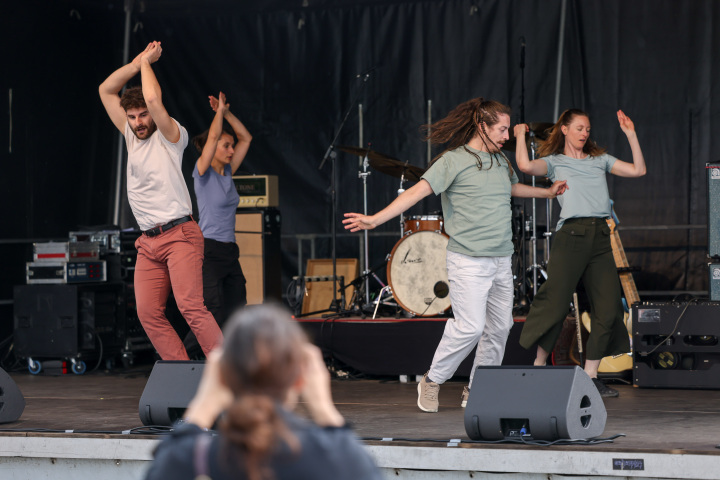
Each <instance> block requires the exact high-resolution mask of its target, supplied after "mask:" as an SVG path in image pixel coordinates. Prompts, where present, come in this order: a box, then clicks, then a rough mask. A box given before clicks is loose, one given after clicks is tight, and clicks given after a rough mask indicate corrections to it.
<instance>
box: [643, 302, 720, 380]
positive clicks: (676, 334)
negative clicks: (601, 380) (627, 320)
mask: <svg viewBox="0 0 720 480" xmlns="http://www.w3.org/2000/svg"><path fill="white" fill-rule="evenodd" d="M632 314H633V380H634V383H635V385H636V386H638V387H657V388H708V389H715V388H718V389H720V303H718V302H703V303H690V304H687V303H674V302H645V303H641V304H636V305H634V306H633V310H632Z"/></svg>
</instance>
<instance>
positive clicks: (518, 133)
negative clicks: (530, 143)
mask: <svg viewBox="0 0 720 480" xmlns="http://www.w3.org/2000/svg"><path fill="white" fill-rule="evenodd" d="M529 131H530V127H528V126H527V125H526V124H524V123H518V124H517V125H515V127H514V128H513V134H514V135H515V138H522V137H524V136H525V134H526V133H527V132H529Z"/></svg>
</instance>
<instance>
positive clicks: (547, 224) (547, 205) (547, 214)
mask: <svg viewBox="0 0 720 480" xmlns="http://www.w3.org/2000/svg"><path fill="white" fill-rule="evenodd" d="M552 205H553V203H552V198H548V199H546V200H545V233H543V237H545V265H547V264H548V262H549V261H550V237H552V231H551V230H550V222H551V221H552Z"/></svg>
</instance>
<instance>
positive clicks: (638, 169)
mask: <svg viewBox="0 0 720 480" xmlns="http://www.w3.org/2000/svg"><path fill="white" fill-rule="evenodd" d="M617 116H618V122H620V128H621V129H622V131H623V132H624V133H625V135H626V136H627V139H628V142H629V143H630V150H631V151H632V157H633V161H632V163H628V162H623V161H622V160H617V161H616V162H615V163H614V164H613V166H612V168H611V169H610V173H612V174H613V175H617V176H619V177H642V176H643V175H645V174H646V173H647V168H646V167H645V157H643V153H642V149H641V148H640V142H639V141H638V138H637V132H635V124H634V123H633V121H632V120H630V117H628V116H627V115H625V114H624V113H623V111H622V110H618V112H617Z"/></svg>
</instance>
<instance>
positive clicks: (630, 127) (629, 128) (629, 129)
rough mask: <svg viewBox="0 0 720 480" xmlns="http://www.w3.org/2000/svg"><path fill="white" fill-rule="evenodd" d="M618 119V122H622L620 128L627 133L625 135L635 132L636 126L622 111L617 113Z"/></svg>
mask: <svg viewBox="0 0 720 480" xmlns="http://www.w3.org/2000/svg"><path fill="white" fill-rule="evenodd" d="M617 117H618V122H620V128H621V129H622V131H623V132H625V135H627V134H630V133H633V132H635V124H634V123H633V121H632V120H630V117H628V116H627V115H625V113H623V111H622V110H618V111H617Z"/></svg>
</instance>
